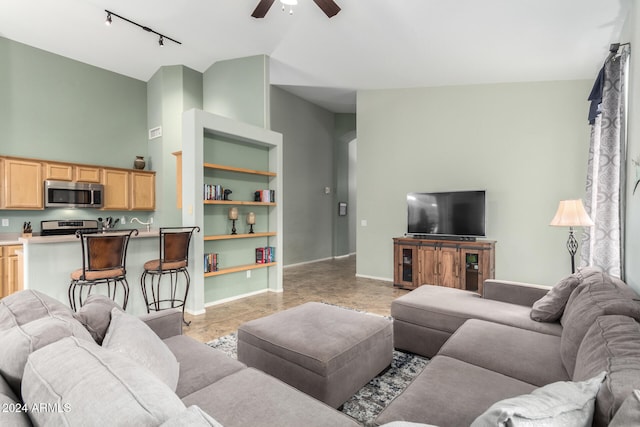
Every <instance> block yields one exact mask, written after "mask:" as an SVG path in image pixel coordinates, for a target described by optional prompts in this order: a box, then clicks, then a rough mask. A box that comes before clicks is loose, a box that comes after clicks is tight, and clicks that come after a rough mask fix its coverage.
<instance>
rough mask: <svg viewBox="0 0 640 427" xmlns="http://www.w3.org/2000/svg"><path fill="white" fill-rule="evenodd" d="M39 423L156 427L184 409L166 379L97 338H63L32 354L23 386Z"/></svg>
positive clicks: (26, 367) (28, 402)
mask: <svg viewBox="0 0 640 427" xmlns="http://www.w3.org/2000/svg"><path fill="white" fill-rule="evenodd" d="M22 392H23V397H24V402H25V404H27V405H34V404H38V405H48V406H49V407H51V408H56V409H57V410H56V411H53V410H50V411H43V412H31V413H30V416H31V417H32V418H33V420H34V423H35V424H37V425H56V426H57V425H71V426H88V425H105V426H107V425H108V426H157V425H159V424H161V423H163V422H164V421H166V420H168V419H170V418H171V417H172V416H174V415H175V414H177V413H180V412H182V411H183V410H184V409H185V406H184V404H182V402H181V401H180V399H179V398H178V396H176V395H175V393H173V392H172V391H171V390H170V389H169V388H168V387H167V386H166V385H165V384H164V383H163V382H162V381H160V380H159V379H157V378H156V377H155V376H154V375H153V374H151V372H149V371H148V370H147V369H145V368H144V367H141V366H140V365H138V364H137V363H135V362H133V361H132V360H130V359H128V358H126V357H124V356H122V355H120V354H118V353H115V352H113V351H109V350H107V349H104V348H102V347H100V346H99V345H97V344H96V343H95V342H93V340H91V341H84V340H78V339H77V338H73V337H68V338H63V339H61V340H59V341H57V342H55V343H53V344H50V345H48V346H46V347H44V348H42V349H40V350H38V351H36V352H34V353H32V354H31V355H30V356H29V360H28V362H27V365H26V366H25V370H24V381H23V387H22Z"/></svg>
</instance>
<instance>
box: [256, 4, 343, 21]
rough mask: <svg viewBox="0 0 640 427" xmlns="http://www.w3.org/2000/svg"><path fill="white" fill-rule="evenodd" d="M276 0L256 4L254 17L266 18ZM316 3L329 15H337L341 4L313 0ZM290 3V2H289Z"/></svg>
mask: <svg viewBox="0 0 640 427" xmlns="http://www.w3.org/2000/svg"><path fill="white" fill-rule="evenodd" d="M274 1H275V0H260V2H259V3H258V6H256V8H255V10H254V11H253V13H252V14H251V16H253V17H254V18H264V16H265V15H266V14H267V12H268V11H269V9H270V8H271V5H273V2H274ZM313 1H314V2H315V4H317V5H318V7H319V8H320V9H322V11H323V12H324V13H325V14H326V15H327V16H328V17H329V18H331V17H332V16H335V15H337V14H338V12H340V6H338V5H337V4H336V2H334V1H333V0H313ZM287 4H289V3H287Z"/></svg>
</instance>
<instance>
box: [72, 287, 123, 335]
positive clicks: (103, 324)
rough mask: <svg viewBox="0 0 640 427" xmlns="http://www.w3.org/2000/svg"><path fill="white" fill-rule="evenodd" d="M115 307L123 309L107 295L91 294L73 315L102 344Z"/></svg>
mask: <svg viewBox="0 0 640 427" xmlns="http://www.w3.org/2000/svg"><path fill="white" fill-rule="evenodd" d="M114 308H117V309H119V310H122V307H120V306H119V305H118V303H116V302H115V301H114V300H112V299H111V298H109V297H107V296H106V295H100V294H91V295H89V296H88V297H87V299H86V300H85V301H84V305H83V306H82V307H80V310H78V311H77V312H76V313H74V314H73V317H75V318H76V319H77V320H78V321H79V322H80V323H82V325H83V326H84V327H85V328H87V331H89V333H90V334H91V336H92V337H93V339H94V340H95V341H96V342H97V343H98V344H102V340H104V336H105V334H106V333H107V329H109V323H110V322H111V310H113V309H114Z"/></svg>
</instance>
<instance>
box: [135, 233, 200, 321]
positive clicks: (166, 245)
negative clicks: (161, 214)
mask: <svg viewBox="0 0 640 427" xmlns="http://www.w3.org/2000/svg"><path fill="white" fill-rule="evenodd" d="M194 231H198V232H199V231H200V227H162V228H160V238H159V243H160V250H159V257H158V259H154V260H151V261H147V262H145V264H144V272H143V273H142V277H140V286H141V288H142V295H143V296H144V302H145V304H146V306H147V313H149V312H150V311H151V310H154V311H160V310H166V309H167V308H179V307H182V321H183V322H184V324H185V325H187V326H188V325H190V324H191V322H187V321H185V319H184V306H185V303H186V301H187V295H189V283H190V278H189V272H188V271H187V266H188V265H189V243H190V242H191V236H192V235H193V232H194ZM179 273H182V274H183V275H184V278H185V285H184V297H182V296H180V297H179V298H177V297H176V293H177V290H178V278H179V276H178V274H179ZM165 274H168V275H169V282H170V283H169V288H168V289H167V290H166V291H165V292H163V296H164V298H163V297H161V295H160V282H161V280H162V276H164V275H165ZM147 276H150V277H151V283H150V284H149V285H147ZM147 286H148V287H149V289H150V290H151V294H149V292H148V289H147Z"/></svg>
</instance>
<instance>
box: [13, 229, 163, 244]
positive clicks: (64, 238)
mask: <svg viewBox="0 0 640 427" xmlns="http://www.w3.org/2000/svg"><path fill="white" fill-rule="evenodd" d="M158 233H159V231H158V229H155V230H154V229H152V230H151V231H146V230H145V229H141V230H138V235H137V236H131V237H132V238H133V239H140V238H145V237H158ZM77 241H78V238H77V237H76V236H75V234H66V235H60V236H39V235H36V234H35V233H34V235H33V237H22V235H21V233H0V246H6V245H21V244H25V243H28V244H30V245H31V244H34V245H40V244H46V243H64V242H77Z"/></svg>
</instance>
